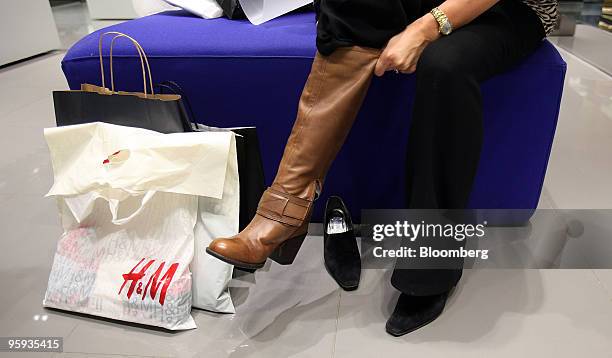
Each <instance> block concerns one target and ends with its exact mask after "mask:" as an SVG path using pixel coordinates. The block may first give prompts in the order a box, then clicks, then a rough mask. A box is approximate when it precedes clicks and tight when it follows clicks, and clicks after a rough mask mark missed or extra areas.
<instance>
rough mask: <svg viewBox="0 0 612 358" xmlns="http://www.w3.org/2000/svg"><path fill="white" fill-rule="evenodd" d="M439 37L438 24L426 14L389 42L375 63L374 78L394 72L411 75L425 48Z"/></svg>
mask: <svg viewBox="0 0 612 358" xmlns="http://www.w3.org/2000/svg"><path fill="white" fill-rule="evenodd" d="M439 37H440V33H439V31H438V22H437V21H436V20H435V19H434V17H433V16H431V15H429V14H426V15H425V16H423V17H422V18H420V19H418V20H417V21H415V22H413V23H412V24H410V25H408V27H406V29H405V30H404V31H403V32H401V33H399V34H397V35H395V36H394V37H392V38H391V40H389V43H387V46H386V47H385V49H384V50H383V52H382V54H381V55H380V57H379V59H378V62H377V63H376V69H375V70H374V73H375V74H376V76H382V75H384V74H385V72H386V71H395V70H397V71H400V72H402V73H413V72H414V71H416V66H417V63H418V61H419V58H420V57H421V54H422V53H423V50H424V49H425V47H427V45H428V44H429V43H430V42H433V41H435V40H437V39H438V38H439Z"/></svg>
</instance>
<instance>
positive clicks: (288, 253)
mask: <svg viewBox="0 0 612 358" xmlns="http://www.w3.org/2000/svg"><path fill="white" fill-rule="evenodd" d="M305 238H306V234H304V235H300V236H296V237H294V238H291V239H289V240H287V241H285V242H283V243H282V244H281V245H280V246H279V247H277V248H276V250H274V252H272V254H271V255H270V259H271V260H273V261H276V262H277V263H278V264H280V265H291V264H292V263H293V261H294V260H295V257H296V256H297V254H298V252H299V251H300V247H302V243H303V242H304V239H305Z"/></svg>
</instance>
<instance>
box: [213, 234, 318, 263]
mask: <svg viewBox="0 0 612 358" xmlns="http://www.w3.org/2000/svg"><path fill="white" fill-rule="evenodd" d="M306 235H307V234H303V235H299V236H296V237H293V238H291V239H289V240H287V241H285V242H283V243H282V244H280V245H279V246H278V247H277V248H276V250H274V252H272V254H271V255H270V257H269V259H270V260H272V261H275V262H277V263H278V264H280V265H291V264H292V263H293V261H294V260H295V257H296V256H297V254H298V252H299V251H300V248H301V247H302V243H303V242H304V239H305V238H306ZM206 253H207V254H209V255H211V256H213V257H215V258H217V259H219V260H221V261H223V262H225V263H228V264H230V265H234V267H236V268H237V269H240V270H243V271H247V272H255V271H256V270H259V269H260V268H262V267H264V265H265V264H266V262H265V261H264V262H259V263H250V262H242V261H238V260H234V259H232V258H229V257H225V256H223V255H221V254H219V253H218V252H215V251H213V250H211V249H209V248H208V247H207V248H206Z"/></svg>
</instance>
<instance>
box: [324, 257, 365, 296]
mask: <svg viewBox="0 0 612 358" xmlns="http://www.w3.org/2000/svg"><path fill="white" fill-rule="evenodd" d="M323 261H324V262H323V266H325V270H326V271H327V273H328V274H329V276H330V277H331V278H333V279H334V281H335V282H336V283H337V284H338V286H340V288H341V289H343V290H344V291H348V292H350V291H355V290H357V289H358V288H359V283H358V284H356V285H344V284H342V283H341V282H340V281H338V280H336V278H335V277H334V275H333V274H332V273H331V270H330V269H329V267H327V262H325V260H323Z"/></svg>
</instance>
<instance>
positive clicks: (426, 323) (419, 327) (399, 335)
mask: <svg viewBox="0 0 612 358" xmlns="http://www.w3.org/2000/svg"><path fill="white" fill-rule="evenodd" d="M442 313H444V310H442V312H440V314H439V315H437V316H435V317H434V318H432V319H430V320H429V321H426V322H423V323H422V324H420V325H418V326H416V327H413V328H411V329H409V330H406V331H402V332H400V333H393V332H390V331H389V329H388V328H387V327H386V326H385V331H387V333H388V334H390V335H392V336H393V337H401V336H405V335H407V334H408V333H412V332H414V331H416V330H417V329H421V328H423V327H425V326H427V325H428V324H430V323H431V322H433V321H435V320H437V319H438V317H440V316H442Z"/></svg>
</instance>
